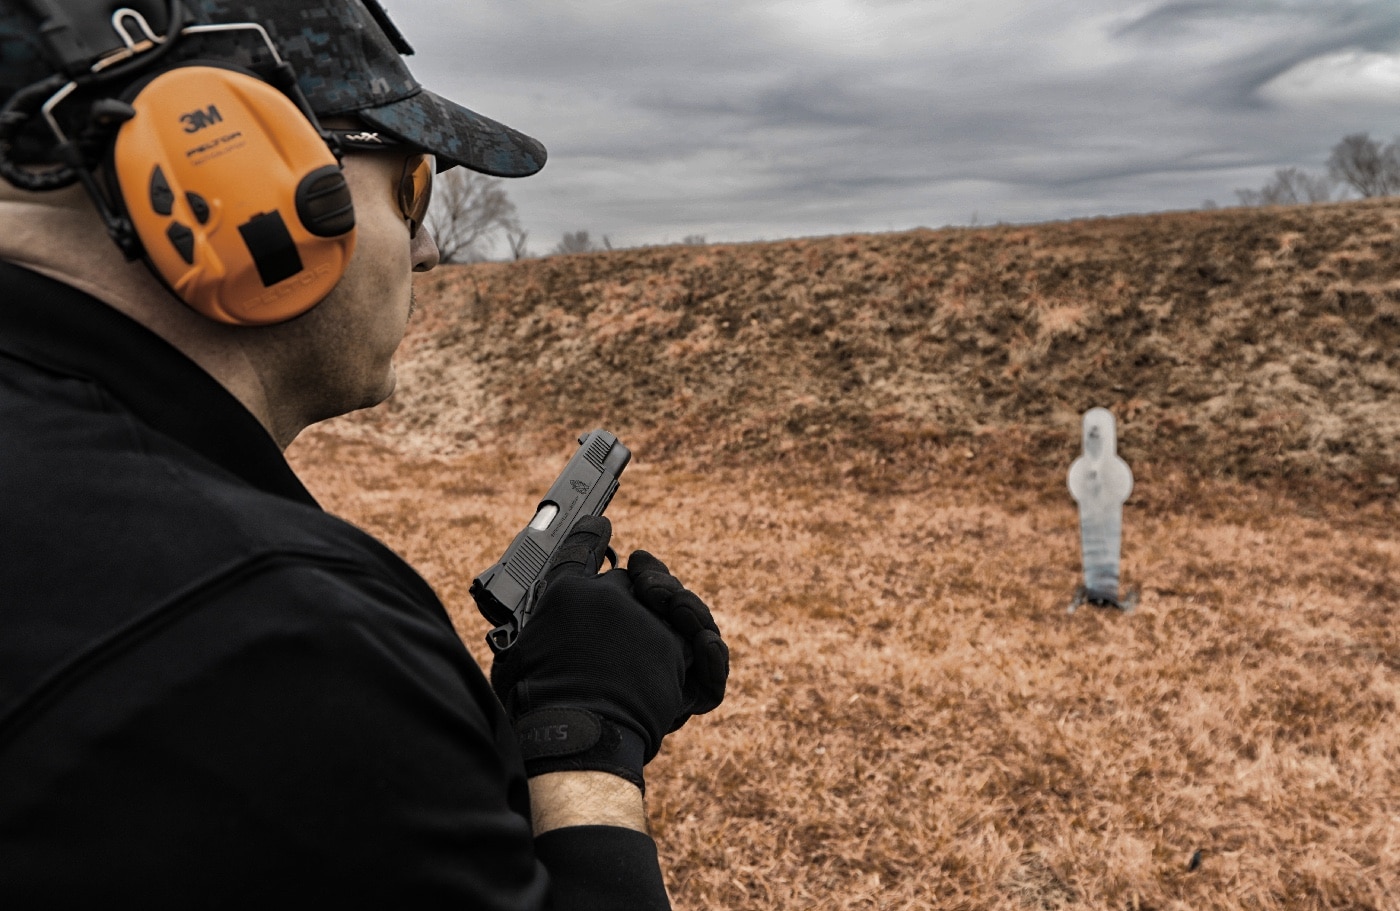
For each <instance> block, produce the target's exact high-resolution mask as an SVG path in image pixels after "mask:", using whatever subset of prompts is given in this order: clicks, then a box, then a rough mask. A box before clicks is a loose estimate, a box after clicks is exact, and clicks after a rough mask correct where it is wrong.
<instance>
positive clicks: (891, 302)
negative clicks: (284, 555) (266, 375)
mask: <svg viewBox="0 0 1400 911" xmlns="http://www.w3.org/2000/svg"><path fill="white" fill-rule="evenodd" d="M1397 223H1400V209H1397V208H1396V207H1395V206H1393V205H1390V206H1387V205H1375V204H1369V205H1368V204H1362V205H1351V206H1336V207H1321V208H1315V209H1306V210H1304V209H1299V210H1272V211H1267V212H1233V211H1227V212H1221V213H1211V214H1209V215H1190V216H1173V217H1159V218H1141V219H1121V220H1106V221H1095V222H1083V223H1071V224H1065V225H1047V226H1041V227H1037V228H1014V229H1012V228H1004V229H990V230H986V231H981V232H966V231H955V232H914V233H912V234H909V235H890V236H873V237H859V238H830V239H820V240H812V241H793V242H785V243H781V244H769V245H752V246H750V247H720V248H710V249H705V248H700V249H694V248H686V249H672V250H656V251H621V252H620V253H615V254H608V255H604V256H594V257H588V256H585V257H572V258H568V259H563V260H551V261H546V262H535V263H526V264H521V265H517V266H510V267H506V266H493V265H488V266H483V267H473V268H471V269H463V270H458V271H456V272H455V273H454V272H449V273H447V274H446V275H445V276H443V277H441V278H439V277H430V278H429V279H428V282H427V283H425V285H424V287H423V288H422V289H421V291H420V293H421V294H422V296H423V298H424V303H425V309H426V310H427V311H428V316H427V319H426V320H425V321H424V323H423V324H421V325H420V326H418V327H417V329H416V330H415V336H414V338H413V339H412V340H411V341H410V344H409V346H408V347H407V349H406V351H405V356H404V361H403V364H404V366H403V370H402V374H403V376H404V384H405V388H404V389H403V391H402V392H401V394H400V396H398V397H396V398H400V399H401V401H400V403H399V404H398V405H397V406H390V407H385V408H381V409H378V410H376V411H375V412H372V413H370V414H367V415H363V416H360V417H357V418H353V419H349V420H343V421H340V422H334V423H332V424H330V425H326V426H324V427H323V428H320V429H318V430H316V431H314V432H312V433H309V434H307V435H306V437H305V438H304V439H303V440H301V441H299V442H298V444H297V445H296V447H294V449H293V458H294V462H295V463H296V464H297V466H298V468H299V469H300V471H301V472H302V474H303V476H304V477H305V478H306V479H307V481H308V484H309V486H311V488H312V489H313V490H314V491H315V492H316V493H317V494H318V495H319V496H321V498H322V499H323V501H324V502H326V503H327V505H328V506H329V507H331V508H332V509H333V510H335V511H337V512H340V513H341V514H343V515H345V516H347V517H348V518H350V519H352V520H353V521H356V522H358V523H359V524H361V525H363V526H365V527H367V528H369V529H370V530H371V531H373V532H374V533H376V534H378V535H380V536H381V537H383V538H384V539H385V540H387V541H388V542H389V543H390V544H391V545H392V546H394V547H395V548H397V549H398V550H399V551H400V552H401V553H403V554H404V555H405V556H406V557H408V559H409V560H410V561H411V562H413V563H414V565H415V566H417V567H418V568H419V569H420V571H421V572H422V573H423V574H424V575H425V576H426V577H427V578H428V580H429V581H430V582H432V583H433V584H434V586H435V587H436V588H437V590H438V591H439V592H440V593H441V594H442V596H443V599H444V601H445V602H446V603H447V604H448V605H449V606H450V608H451V609H452V611H453V619H454V622H455V623H456V624H457V626H458V629H459V631H460V632H461V633H462V635H463V637H464V639H465V641H466V642H467V643H468V645H469V647H471V648H472V649H473V651H474V652H475V653H476V654H477V655H478V657H479V659H481V660H483V661H484V660H486V658H487V653H486V649H485V646H484V644H482V642H481V636H482V635H483V634H484V632H485V629H486V624H485V622H484V621H483V620H481V619H480V618H479V617H478V616H477V615H476V612H475V609H474V608H473V606H472V604H471V600H470V598H469V597H468V595H467V592H466V587H467V584H468V582H469V581H470V579H471V577H472V576H473V575H474V574H475V573H477V572H479V571H480V570H481V569H483V568H485V566H487V565H489V563H490V562H492V561H493V560H495V559H496V558H497V557H498V556H499V552H500V550H501V549H502V548H503V547H504V545H505V544H506V543H507V541H508V540H509V538H510V536H511V535H513V534H514V533H515V532H516V531H517V530H518V528H519V526H520V525H521V524H522V523H523V522H524V521H525V520H526V518H527V517H528V515H529V513H530V510H531V508H532V507H533V505H534V498H536V497H537V496H538V495H539V493H540V492H541V491H543V489H544V488H545V487H546V486H547V485H548V483H549V481H550V480H551V479H552V477H553V475H554V473H555V472H557V471H558V469H559V468H560V467H561V466H562V464H563V462H564V460H565V459H566V458H567V457H568V455H570V453H571V450H572V448H573V447H572V441H571V440H569V439H568V438H567V434H569V433H574V432H577V431H580V430H584V429H588V427H590V426H592V425H595V424H598V425H603V426H608V427H609V428H610V429H613V430H616V431H617V432H619V434H620V435H622V436H623V438H624V439H625V440H627V441H628V442H629V443H632V444H634V446H635V448H636V450H637V457H636V460H635V462H634V464H633V466H632V467H630V468H629V469H628V472H627V474H626V475H625V476H624V478H623V487H622V490H621V492H620V493H619V495H618V497H617V499H616V501H615V502H614V504H613V506H612V507H611V509H610V510H609V514H610V516H611V517H612V518H613V519H614V522H615V523H616V525H617V528H618V536H619V541H618V544H619V549H620V550H625V549H627V548H630V547H634V546H642V545H644V546H646V547H648V548H649V549H652V550H654V551H655V552H657V553H658V554H659V555H660V556H662V557H663V558H664V559H666V560H668V561H669V562H670V563H671V564H672V566H673V567H674V568H676V569H677V571H678V572H679V573H680V574H681V575H682V577H683V578H684V579H685V580H686V581H687V583H688V584H689V585H691V587H693V588H695V589H696V590H697V591H698V592H700V593H701V594H702V595H703V596H704V597H705V598H706V599H707V600H708V601H709V602H710V603H711V604H712V605H713V607H714V609H715V613H716V616H717V618H718V619H719V622H720V624H721V626H722V628H723V629H724V631H725V635H726V638H727V639H728V641H729V642H730V644H731V646H732V648H733V659H734V672H733V678H732V681H731V690H730V695H729V698H728V699H727V700H726V702H725V704H724V705H723V706H722V707H721V708H720V709H719V710H718V711H717V712H716V713H715V714H713V715H712V716H708V717H706V718H703V719H699V720H697V721H696V722H694V723H692V724H691V725H690V726H688V727H686V728H685V729H683V730H682V731H681V732H678V733H677V734H675V735H672V737H671V738H669V739H668V742H667V749H666V750H665V751H664V752H663V754H662V756H661V757H659V758H658V759H657V760H656V761H655V762H654V763H653V765H652V767H651V770H650V771H649V779H650V780H651V781H652V782H653V787H652V788H651V789H650V797H649V807H650V812H651V815H652V820H653V825H654V828H655V832H656V835H657V838H658V841H659V843H660V846H661V851H662V855H663V858H664V861H665V865H666V868H667V876H668V882H669V885H670V887H671V890H672V893H673V896H674V899H675V902H676V905H677V907H678V908H682V909H709V908H736V909H742V908H753V909H760V908H761V909H768V908H784V909H787V908H793V909H804V908H810V909H818V908H822V909H856V908H870V909H874V908H880V909H914V908H935V907H936V908H966V909H1008V911H1010V909H1017V911H1019V909H1027V908H1031V909H1055V908H1104V909H1109V908H1112V909H1127V908H1153V909H1222V911H1223V909H1235V908H1253V909H1275V908H1277V909H1283V908H1287V909H1323V908H1336V909H1342V908H1347V909H1374V911H1382V909H1384V911H1392V909H1396V908H1400V726H1398V725H1397V703H1400V617H1397V612H1400V539H1398V538H1397V535H1396V532H1395V529H1396V527H1397V519H1400V509H1397V506H1396V502H1395V476H1396V475H1397V474H1400V471H1397V464H1400V455H1398V454H1397V446H1400V406H1397V404H1396V401H1395V393H1396V391H1397V390H1400V382H1397V377H1400V292H1397V290H1396V289H1397V288H1400V229H1398V228H1397ZM929 250H943V251H944V252H943V253H942V254H940V255H941V257H943V258H940V259H938V260H937V262H936V265H930V264H929V263H930V261H929V260H928V259H927V257H926V255H925V254H926V253H927V251H929ZM919 251H924V253H919ZM1192 251H1195V252H1192ZM920 257H924V258H920ZM1052 263H1061V264H1064V265H1065V267H1066V269H1067V271H1066V273H1065V276H1064V277H1062V278H1060V279H1055V278H1054V276H1055V275H1056V274H1058V273H1057V272H1056V267H1055V266H1054V265H1052ZM1104 263H1108V265H1104ZM1113 263H1117V264H1118V265H1116V266H1114V265H1113ZM1202 269H1205V270H1206V272H1202ZM1211 269H1215V270H1216V271H1215V272H1213V273H1211V274H1209V275H1207V274H1206V273H1207V272H1210V270H1211ZM1085 270H1087V271H1085ZM1032 275H1034V276H1035V280H1034V281H1032V280H1031V279H1030V277H1029V276H1032ZM1222 278H1224V279H1227V280H1226V281H1224V282H1223V283H1222V282H1220V279H1222ZM1091 279H1092V280H1091ZM439 281H440V282H441V287H440V288H439V286H438V284H437V283H438V282H439ZM1309 282H1312V283H1314V285H1315V286H1314V285H1309V284H1308V283H1309ZM473 287H474V288H475V291H473V290H472V289H473ZM1310 287H1311V288H1312V290H1309V288H1310ZM531 288H534V289H535V290H533V291H531V290H530V289H531ZM920 288H922V289H923V291H922V292H921V291H920V290H919V289H920ZM1154 288H1155V289H1156V290H1152V289H1154ZM1192 288H1195V289H1196V291H1197V292H1199V295H1198V296H1192V295H1193V294H1195V293H1196V292H1193V291H1192V290H1191V289H1192ZM1222 288H1224V289H1225V290H1223V291H1222V290H1220V289H1222ZM464 289H465V291H464ZM921 293H923V294H924V296H923V297H920V294H921ZM474 295H475V296H474ZM911 301H923V302H922V303H919V304H918V307H919V308H922V309H919V310H918V315H917V316H907V319H906V317H905V316H901V315H900V314H902V313H904V312H905V311H906V310H907V309H908V308H909V307H912V306H914V305H913V304H912V303H911ZM726 314H727V315H726ZM755 314H758V315H755ZM753 320H757V321H758V322H757V325H755V323H754V322H753ZM726 323H727V325H726ZM1114 327H1118V328H1122V329H1124V330H1125V331H1127V332H1129V333H1131V335H1130V336H1129V337H1127V338H1121V337H1114V338H1111V339H1104V338H1101V337H1099V336H1097V335H1096V333H1100V332H1102V331H1104V330H1105V329H1106V328H1114ZM843 351H844V352H846V353H844V354H843V353H842V352H843ZM1149 356H1150V357H1152V358H1155V359H1156V360H1154V361H1152V362H1151V363H1142V362H1140V361H1141V359H1142V358H1144V357H1149ZM1124 361H1127V362H1128V364H1127V365H1124V364H1123V362H1124ZM1134 364H1135V365H1136V366H1134ZM585 368H587V369H588V372H586V373H584V374H583V375H582V376H580V375H579V371H580V370H583V369H585ZM628 378H630V379H628ZM624 380H627V381H626V382H624ZM1115 386H1117V387H1119V388H1120V389H1121V391H1115V389H1114V387H1115ZM1222 397H1223V398H1222ZM571 404H572V405H576V406H577V407H578V409H579V410H581V412H582V413H581V414H580V415H578V416H576V417H574V418H572V419H570V418H569V417H568V413H569V409H570V407H571ZM1092 404H1107V405H1110V406H1112V407H1114V408H1115V410H1116V411H1117V412H1118V415H1119V418H1120V421H1121V422H1122V424H1121V426H1120V430H1121V431H1122V436H1123V444H1124V451H1125V454H1126V457H1127V458H1128V459H1129V461H1130V463H1131V464H1132V465H1133V467H1134V470H1135V472H1136V473H1137V476H1138V486H1137V490H1136V491H1135V493H1134V496H1133V498H1132V499H1131V500H1130V501H1129V504H1128V507H1127V514H1126V527H1127V531H1126V536H1125V542H1124V561H1125V565H1124V576H1125V580H1124V581H1125V584H1126V585H1127V586H1130V587H1134V588H1137V589H1139V590H1140V591H1141V596H1142V600H1141V603H1140V605H1139V606H1138V607H1137V609H1136V610H1135V611H1133V612H1132V613H1129V614H1120V613H1117V612H1105V611H1100V610H1095V609H1089V608H1081V609H1080V610H1079V611H1078V612H1076V613H1074V614H1072V615H1071V614H1069V613H1067V612H1066V610H1065V608H1066V606H1067V604H1068V602H1069V598H1070V596H1071V594H1072V592H1073V589H1074V587H1075V585H1076V583H1077V581H1078V578H1077V566H1078V543H1077V532H1076V520H1075V515H1074V512H1073V504H1072V503H1071V501H1070V500H1069V498H1068V495H1067V493H1066V492H1065V490H1064V473H1065V471H1066V470H1067V468H1068V464H1069V461H1070V459H1071V458H1072V457H1073V455H1074V454H1075V453H1074V446H1075V443H1076V441H1077V422H1076V421H1077V412H1078V411H1080V410H1082V409H1083V408H1084V407H1088V406H1089V405H1092ZM862 409H863V410H862ZM1329 420H1330V421H1332V423H1328V422H1329ZM522 427H528V428H529V429H528V430H527V431H526V432H524V433H523V434H521V428H522ZM517 434H520V436H519V437H518V438H517V439H512V438H513V437H515V436H516V435H517ZM1260 447H1263V448H1262V449H1261V448H1260ZM1198 851H1199V852H1200V854H1199V862H1198V863H1197V864H1196V866H1195V867H1194V869H1193V868H1191V867H1192V865H1191V859H1192V857H1193V855H1195V854H1196V852H1198Z"/></svg>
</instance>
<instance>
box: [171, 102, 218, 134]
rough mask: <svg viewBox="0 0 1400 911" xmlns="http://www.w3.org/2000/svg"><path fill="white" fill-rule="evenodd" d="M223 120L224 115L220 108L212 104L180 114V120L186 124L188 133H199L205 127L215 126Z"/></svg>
mask: <svg viewBox="0 0 1400 911" xmlns="http://www.w3.org/2000/svg"><path fill="white" fill-rule="evenodd" d="M223 121H224V118H223V115H222V114H220V113H219V109H218V108H217V107H215V106H214V105H212V104H211V105H209V107H207V108H203V109H195V110H193V111H190V112H189V113H188V114H181V115H180V122H181V123H183V124H184V125H185V132H186V133H198V132H199V131H200V130H202V129H204V128H205V127H208V126H213V125H214V124H216V123H223Z"/></svg>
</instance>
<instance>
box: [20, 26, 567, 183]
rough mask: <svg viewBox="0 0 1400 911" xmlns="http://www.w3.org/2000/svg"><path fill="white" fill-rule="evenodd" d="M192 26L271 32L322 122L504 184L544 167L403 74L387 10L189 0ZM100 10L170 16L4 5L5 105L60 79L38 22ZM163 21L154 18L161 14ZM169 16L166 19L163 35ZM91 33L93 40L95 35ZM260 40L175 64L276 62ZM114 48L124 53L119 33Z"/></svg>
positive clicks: (184, 53) (229, 36) (224, 42)
mask: <svg viewBox="0 0 1400 911" xmlns="http://www.w3.org/2000/svg"><path fill="white" fill-rule="evenodd" d="M183 4H184V9H185V11H186V23H185V24H187V25H188V24H227V23H240V22H254V23H257V24H259V25H261V26H263V28H265V29H266V30H267V33H268V35H269V36H270V37H271V39H272V41H273V43H274V44H275V45H276V47H277V51H278V53H279V54H280V55H281V56H282V59H284V60H285V61H287V62H288V63H289V64H291V66H292V68H293V69H294V70H295V71H296V74H297V81H298V83H299V85H300V86H301V90H302V91H303V92H304V93H305V95H306V98H307V100H308V101H309V102H310V104H311V109H312V110H313V111H315V112H316V114H317V116H318V117H331V116H337V115H339V116H354V117H358V118H360V119H361V120H363V121H364V122H365V123H367V124H368V125H370V126H371V127H373V128H375V129H378V130H382V131H383V132H385V133H387V134H389V135H390V136H393V137H394V138H396V139H399V140H401V141H404V142H407V143H411V144H412V145H415V146H418V147H420V148H422V149H424V150H426V151H429V152H432V153H433V154H434V155H436V156H437V159H438V167H439V169H443V168H447V167H452V166H454V165H463V166H465V167H468V168H470V169H472V170H473V171H480V172H482V173H483V174H491V175H493V176H497V177H524V176H526V175H529V174H533V173H535V172H536V171H538V170H539V169H540V168H542V167H544V163H545V156H546V153H545V149H544V146H543V145H541V144H540V143H539V142H538V141H537V140H535V139H532V138H531V137H529V136H526V135H525V134H524V133H521V132H519V131H517V130H513V129H511V128H510V127H508V126H505V125H504V124H501V123H498V122H497V121H495V120H492V119H491V118H489V117H484V116H482V115H481V114H478V113H476V112H475V111H472V110H469V109H468V108H465V107H463V106H461V105H459V104H457V103H455V102H452V101H449V100H447V99H446V98H443V97H442V96H440V95H438V94H436V93H434V92H431V91H428V90H427V89H425V88H423V86H421V85H420V84H419V83H418V81H417V80H415V79H414V78H413V74H411V73H410V72H409V71H408V67H407V66H406V65H405V64H404V61H403V56H404V55H406V54H411V53H413V50H412V48H410V47H409V45H408V43H407V42H406V41H405V40H404V38H403V36H402V35H401V34H400V33H399V30H398V29H397V28H396V27H395V26H394V24H393V23H392V22H391V21H390V20H389V17H388V15H387V14H386V13H385V11H384V9H383V8H382V7H381V6H380V4H379V0H183ZM75 5H81V6H84V7H89V8H91V11H92V12H93V13H94V14H95V15H92V16H91V18H92V19H93V20H94V21H95V22H96V23H97V24H98V25H101V24H102V23H103V21H105V19H107V18H110V16H111V13H112V12H113V11H115V10H116V9H118V8H121V7H126V8H131V7H137V6H140V7H147V8H163V7H164V6H165V3H164V2H162V0H145V2H132V0H106V2H104V0H85V2H82V3H80V4H74V3H72V2H68V3H64V2H61V0H60V2H52V0H0V97H4V98H8V97H9V96H10V95H11V94H12V93H14V92H15V91H16V90H18V89H20V88H22V87H23V86H26V85H29V84H31V83H34V82H37V81H39V80H41V79H44V78H45V77H47V76H50V75H52V74H53V73H54V72H55V71H56V67H55V61H54V60H53V59H52V58H53V54H52V52H51V50H50V49H49V48H48V47H47V46H46V44H45V41H44V39H43V38H41V37H40V35H39V33H38V27H37V26H38V22H39V17H38V16H37V15H36V13H35V12H34V11H33V9H34V8H36V7H37V8H40V9H44V10H45V12H46V13H49V12H56V11H58V10H59V8H60V7H72V6H75ZM152 16H153V17H154V16H155V13H154V12H153V13H152ZM164 21H165V17H164V15H163V14H162V15H160V16H159V22H160V23H161V26H163V25H164ZM91 31H92V28H91V26H90V27H89V28H88V32H89V33H91ZM250 35H252V33H251V32H235V33H219V34H212V35H197V36H189V37H187V38H182V39H181V41H180V43H179V45H177V46H176V47H175V49H174V50H173V51H171V53H170V54H168V55H167V56H166V57H165V61H166V62H167V63H165V65H168V63H169V62H178V61H181V60H192V59H203V60H208V59H211V58H212V59H217V60H223V61H227V62H229V63H235V64H241V65H245V66H253V65H257V64H260V63H265V62H266V61H267V58H268V54H267V52H266V50H265V48H264V47H263V46H262V44H261V40H260V39H257V38H256V37H255V36H254V37H253V38H252V40H250ZM111 37H112V38H113V41H114V43H113V45H112V46H113V47H118V46H120V45H119V44H118V43H115V42H116V35H115V33H113V35H112V36H111Z"/></svg>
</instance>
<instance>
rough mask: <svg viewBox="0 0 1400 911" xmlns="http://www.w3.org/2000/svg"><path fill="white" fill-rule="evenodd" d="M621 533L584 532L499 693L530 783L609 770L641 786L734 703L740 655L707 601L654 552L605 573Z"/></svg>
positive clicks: (569, 541) (497, 679)
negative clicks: (688, 732) (665, 744)
mask: <svg viewBox="0 0 1400 911" xmlns="http://www.w3.org/2000/svg"><path fill="white" fill-rule="evenodd" d="M611 536H612V525H611V524H610V523H609V522H608V520H607V519H606V518H602V517H593V516H586V517H584V518H582V519H580V520H579V521H578V523H577V524H575V525H574V528H573V531H571V532H570V533H569V536H568V537H567V538H566V539H565V540H564V543H563V544H562V545H561V546H560V548H559V550H558V551H557V552H556V553H555V556H554V559H553V560H552V561H551V563H550V565H549V567H548V568H546V569H545V572H544V574H543V575H542V576H541V581H540V588H539V590H538V591H536V592H534V593H533V597H535V598H536V599H537V601H536V604H535V607H534V609H533V612H532V614H531V618H530V622H529V624H527V625H526V626H525V627H524V628H523V629H522V631H521V635H520V639H519V640H518V641H517V642H516V644H515V645H514V646H513V647H512V648H510V649H507V650H506V651H504V652H502V653H501V654H499V655H497V656H496V660H495V662H494V664H493V665H492V667H491V685H492V686H493V687H494V688H495V690H496V694H497V695H498V696H500V698H501V702H502V703H504V704H505V707H506V711H507V712H508V713H509V714H510V716H511V718H512V720H513V721H514V722H515V726H516V732H517V734H518V736H519V737H520V747H521V752H522V754H523V755H524V757H525V770H526V772H527V773H528V774H529V775H531V776H532V777H533V776H537V775H543V774H546V773H550V772H561V771H581V770H590V771H601V772H608V773H611V774H613V775H619V776H621V777H623V778H625V779H627V780H628V781H631V782H632V783H633V784H635V785H637V786H638V787H639V788H640V787H643V780H642V766H643V765H645V764H646V763H647V762H650V761H651V759H652V757H654V756H655V755H656V753H657V750H659V749H660V748H661V740H662V738H663V737H665V736H666V735H667V734H669V733H670V732H672V731H674V730H676V729H678V728H679V727H680V726H681V725H683V724H685V722H686V721H687V720H688V719H689V718H690V716H691V715H694V714H703V713H705V712H708V711H711V710H712V709H714V708H715V707H716V706H718V705H719V704H720V702H721V701H722V700H723V699H724V689H725V683H726V681H727V680H728V678H729V649H728V647H727V646H726V645H725V644H724V640H723V639H721V638H720V633H719V628H718V627H717V626H716V625H715V621H714V618H713V617H712V616H711V615H710V610H709V608H708V607H706V606H705V603H704V602H703V601H701V600H700V599H699V598H698V597H696V595H695V594H694V593H693V592H690V591H688V590H686V589H685V588H684V587H683V586H682V585H681V583H680V581H679V580H677V579H676V577H675V576H672V575H671V573H670V571H669V570H667V569H666V565H665V564H664V563H662V562H661V561H660V560H658V559H656V558H655V557H653V556H652V555H651V554H648V553H646V552H645V551H636V552H635V553H633V554H632V556H631V557H630V558H629V559H628V564H627V568H626V569H613V570H610V571H609V572H606V573H603V574H601V575H599V574H598V569H599V568H600V567H601V566H602V564H603V561H604V559H605V556H604V555H605V554H606V553H607V549H608V541H609V539H610V538H611Z"/></svg>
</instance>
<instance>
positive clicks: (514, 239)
mask: <svg viewBox="0 0 1400 911" xmlns="http://www.w3.org/2000/svg"><path fill="white" fill-rule="evenodd" d="M529 236H530V232H529V231H526V230H524V229H523V228H514V229H512V230H510V231H507V232H506V243H508V244H510V257H511V259H514V260H517V261H518V260H522V259H525V258H526V257H528V256H529V255H530V251H529V249H527V248H526V246H525V239H526V238H528V237H529Z"/></svg>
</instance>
